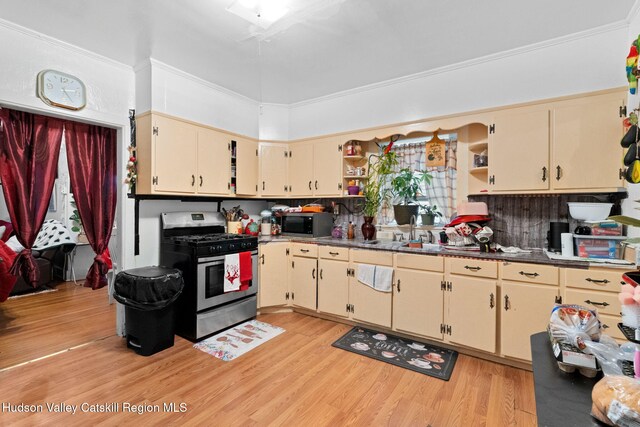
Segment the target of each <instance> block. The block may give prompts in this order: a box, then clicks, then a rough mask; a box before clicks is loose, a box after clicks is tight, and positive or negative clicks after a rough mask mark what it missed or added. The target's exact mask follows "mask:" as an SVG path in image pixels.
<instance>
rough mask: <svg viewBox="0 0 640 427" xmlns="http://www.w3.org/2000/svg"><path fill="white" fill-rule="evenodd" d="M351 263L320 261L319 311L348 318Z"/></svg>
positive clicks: (329, 260)
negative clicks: (348, 273) (349, 269)
mask: <svg viewBox="0 0 640 427" xmlns="http://www.w3.org/2000/svg"><path fill="white" fill-rule="evenodd" d="M348 268H349V263H348V262H346V261H335V260H332V259H322V258H321V259H319V260H318V311H319V312H321V313H329V314H334V315H336V316H342V317H348V316H349V311H348V306H347V304H348V302H349V276H348V275H347V272H348V271H347V270H348Z"/></svg>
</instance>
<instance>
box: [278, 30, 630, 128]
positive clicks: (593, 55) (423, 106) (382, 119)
mask: <svg viewBox="0 0 640 427" xmlns="http://www.w3.org/2000/svg"><path fill="white" fill-rule="evenodd" d="M627 34H628V31H627V27H626V24H625V23H618V24H615V25H611V26H608V27H606V28H600V29H596V30H592V31H589V32H586V33H583V34H579V35H572V36H569V37H564V38H561V39H556V40H552V41H549V42H545V43H540V44H537V45H532V46H528V47H525V48H520V49H516V50H513V51H509V52H503V53H500V54H497V55H491V56H488V57H485V58H480V59H477V60H472V61H467V62H465V63H462V64H457V65H455V66H449V67H444V68H441V69H438V70H433V71H429V72H425V73H420V74H417V75H414V76H408V77H406V78H401V79H398V80H396V81H390V82H383V83H380V84H375V85H372V86H370V87H366V88H360V89H355V90H351V91H346V92H343V93H340V94H335V95H331V96H327V97H324V98H319V99H317V100H311V101H304V102H300V103H297V104H293V105H291V106H290V123H289V137H290V138H291V139H298V138H304V137H311V136H317V135H324V134H330V133H335V132H342V131H350V130H356V129H364V128H369V127H373V126H380V125H385V124H394V123H399V122H405V121H411V120H419V119H424V118H429V117H437V116H442V115H448V114H456V113H462V112H468V111H474V110H478V109H484V108H491V107H497V106H503V105H509V104H515V103H520V102H526V101H531V100H538V99H545V98H552V97H557V96H563V95H570V94H575V93H581V92H589V91H594V90H599V89H608V88H612V87H619V86H622V85H624V84H625V83H626V80H625V75H624V72H623V71H624V57H625V56H626V54H627V49H628V47H627Z"/></svg>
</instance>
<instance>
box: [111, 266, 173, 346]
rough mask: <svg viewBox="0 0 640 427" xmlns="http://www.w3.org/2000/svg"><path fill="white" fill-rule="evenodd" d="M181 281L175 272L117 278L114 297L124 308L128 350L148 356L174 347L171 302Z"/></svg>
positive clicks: (134, 272) (137, 271)
mask: <svg viewBox="0 0 640 427" xmlns="http://www.w3.org/2000/svg"><path fill="white" fill-rule="evenodd" d="M183 287H184V281H183V279H182V272H181V271H180V270H177V269H175V268H165V267H156V266H153V267H142V268H134V269H131V270H125V271H121V272H120V273H118V275H117V276H116V281H115V286H114V292H113V297H114V298H115V299H116V301H118V302H119V303H121V304H123V305H124V306H125V331H126V335H127V347H129V348H132V349H133V350H134V351H135V352H136V353H138V354H140V355H142V356H151V355H152V354H154V353H157V352H159V351H162V350H164V349H166V348H169V347H171V346H173V337H174V331H175V322H174V309H173V302H174V301H175V300H176V299H177V298H178V297H179V296H180V293H181V292H182V288H183Z"/></svg>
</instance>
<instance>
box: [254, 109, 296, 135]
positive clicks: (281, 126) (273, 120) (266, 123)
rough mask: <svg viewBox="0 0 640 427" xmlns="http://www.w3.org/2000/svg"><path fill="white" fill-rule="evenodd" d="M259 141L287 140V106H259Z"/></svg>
mask: <svg viewBox="0 0 640 427" xmlns="http://www.w3.org/2000/svg"><path fill="white" fill-rule="evenodd" d="M259 126H260V128H259V134H260V140H261V141H288V140H289V106H288V105H283V104H261V105H260V116H259Z"/></svg>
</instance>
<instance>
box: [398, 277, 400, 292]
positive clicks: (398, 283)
mask: <svg viewBox="0 0 640 427" xmlns="http://www.w3.org/2000/svg"><path fill="white" fill-rule="evenodd" d="M398 292H400V279H398Z"/></svg>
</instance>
